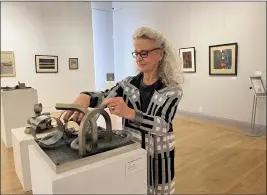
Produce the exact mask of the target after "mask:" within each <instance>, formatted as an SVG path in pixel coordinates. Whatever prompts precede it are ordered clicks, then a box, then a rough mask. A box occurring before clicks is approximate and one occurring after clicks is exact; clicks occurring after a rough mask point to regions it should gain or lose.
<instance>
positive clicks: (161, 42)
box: [132, 27, 183, 86]
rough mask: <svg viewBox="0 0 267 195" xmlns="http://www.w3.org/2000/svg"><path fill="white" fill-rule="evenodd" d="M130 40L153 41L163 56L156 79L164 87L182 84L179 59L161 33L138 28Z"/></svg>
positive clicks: (150, 29) (147, 28)
mask: <svg viewBox="0 0 267 195" xmlns="http://www.w3.org/2000/svg"><path fill="white" fill-rule="evenodd" d="M132 38H133V40H135V39H140V38H142V39H150V40H154V41H155V44H156V46H157V47H161V48H162V49H163V51H164V55H163V58H162V60H161V61H160V63H159V66H158V77H159V78H160V79H161V80H162V82H163V83H164V84H165V85H166V86H177V85H181V84H182V83H183V74H182V63H181V58H180V57H179V54H178V52H177V51H176V49H175V48H173V47H172V46H171V44H170V43H169V42H168V40H167V39H166V38H165V37H164V36H163V34H162V33H161V32H159V31H157V30H155V29H152V28H149V27H140V28H138V29H137V30H136V31H135V32H134V34H133V36H132Z"/></svg>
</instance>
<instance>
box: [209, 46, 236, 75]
mask: <svg viewBox="0 0 267 195" xmlns="http://www.w3.org/2000/svg"><path fill="white" fill-rule="evenodd" d="M222 46H235V53H233V55H234V56H235V71H234V73H230V74H229V73H211V49H212V48H214V47H222ZM237 58H238V43H236V42H235V43H226V44H219V45H210V46H209V75H210V76H237V70H238V69H237V68H238V59H237Z"/></svg>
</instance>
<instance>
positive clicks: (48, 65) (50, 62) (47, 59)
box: [35, 55, 58, 73]
mask: <svg viewBox="0 0 267 195" xmlns="http://www.w3.org/2000/svg"><path fill="white" fill-rule="evenodd" d="M35 71H36V73H58V56H55V55H35Z"/></svg>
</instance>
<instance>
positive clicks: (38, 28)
mask: <svg viewBox="0 0 267 195" xmlns="http://www.w3.org/2000/svg"><path fill="white" fill-rule="evenodd" d="M92 33H93V32H92V14H91V5H90V3H88V2H20V3H19V2H12V3H11V2H2V3H1V50H3V51H4V50H12V51H14V52H15V63H16V64H15V66H16V73H17V76H16V77H10V78H1V86H15V85H16V84H17V82H18V81H20V82H25V83H26V86H31V87H33V88H35V89H37V91H38V99H39V102H40V103H42V104H43V106H44V107H54V106H55V104H56V103H60V102H62V103H72V102H73V101H74V99H75V98H76V97H77V95H78V94H79V93H80V92H81V91H83V90H94V89H95V74H94V54H93V34H92ZM35 54H43V55H58V69H59V72H58V73H56V74H55V73H52V74H51V73H42V74H41V73H35V61H34V60H35V59H34V55H35ZM70 57H77V58H78V60H79V70H69V65H68V59H69V58H70Z"/></svg>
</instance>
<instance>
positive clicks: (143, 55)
mask: <svg viewBox="0 0 267 195" xmlns="http://www.w3.org/2000/svg"><path fill="white" fill-rule="evenodd" d="M157 49H161V48H155V49H151V50H148V51H141V52H136V51H134V52H132V56H133V57H134V58H136V57H137V56H138V55H140V56H141V57H142V58H147V56H148V53H149V52H151V51H154V50H157Z"/></svg>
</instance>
